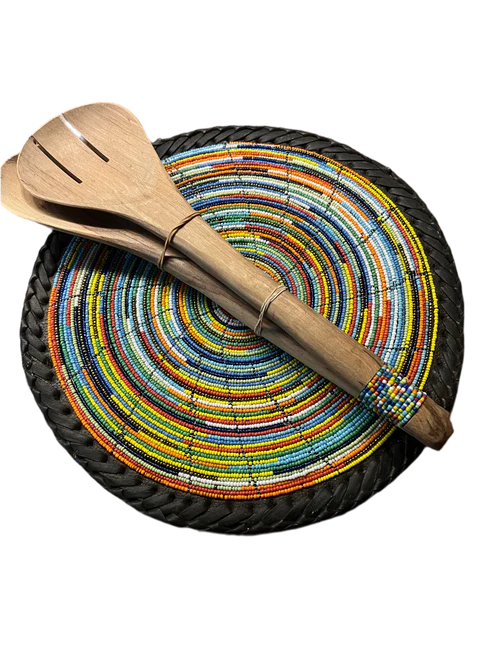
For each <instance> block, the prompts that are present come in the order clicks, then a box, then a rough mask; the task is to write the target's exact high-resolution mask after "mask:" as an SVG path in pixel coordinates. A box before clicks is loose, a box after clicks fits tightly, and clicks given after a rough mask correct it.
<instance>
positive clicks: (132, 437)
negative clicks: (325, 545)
mask: <svg viewBox="0 0 493 657" xmlns="http://www.w3.org/2000/svg"><path fill="white" fill-rule="evenodd" d="M155 147H156V150H157V152H158V154H159V156H160V157H161V159H162V162H163V166H164V167H165V168H166V170H167V171H168V173H169V174H170V176H171V177H172V179H173V181H174V182H175V183H176V185H177V186H178V187H179V189H180V191H181V193H182V194H183V195H184V196H185V197H186V198H187V200H188V201H189V202H190V204H191V205H192V206H193V208H194V209H195V210H198V211H200V212H201V214H202V216H203V218H204V219H205V220H206V221H208V222H209V223H210V224H211V225H212V226H213V227H214V228H215V229H216V230H217V231H218V232H219V233H220V234H221V235H222V236H223V237H224V238H225V239H227V240H228V241H229V242H230V243H231V244H232V245H233V246H234V247H235V248H236V249H238V250H239V251H241V252H242V253H243V254H244V255H245V256H246V257H247V258H249V259H251V260H252V261H253V262H254V263H255V264H256V265H257V266H258V267H260V268H262V269H263V270H264V271H265V272H267V273H268V274H269V275H270V276H272V277H274V278H275V279H276V280H277V281H278V282H280V283H281V282H282V283H283V284H284V285H286V286H287V287H288V288H289V289H290V290H291V291H292V292H293V293H295V294H296V295H297V296H299V297H300V298H301V299H303V301H304V302H305V303H307V304H309V305H310V306H312V307H313V308H315V309H316V310H317V311H318V312H319V313H321V314H323V315H324V316H326V317H327V318H328V319H329V320H330V321H332V322H334V323H335V324H337V325H338V326H339V327H340V328H342V329H343V330H344V331H346V332H347V333H349V334H351V335H352V336H353V337H354V338H356V339H357V340H358V341H360V342H362V343H364V344H365V345H366V346H367V347H369V348H370V349H372V350H373V351H374V352H375V353H377V354H378V355H379V356H380V357H381V358H383V359H384V360H385V361H386V362H387V363H388V364H389V365H391V366H393V367H395V368H396V369H397V370H399V371H400V372H401V373H402V374H405V375H406V376H407V378H408V379H409V381H410V382H411V383H412V384H413V385H414V386H415V387H417V388H420V389H424V390H426V392H427V393H428V394H429V395H430V396H432V397H433V398H434V399H435V400H436V401H438V402H439V403H441V404H442V405H443V406H445V407H446V408H447V409H449V410H450V409H451V407H452V404H453V401H454V397H455V393H456V389H457V384H458V377H459V373H460V368H461V363H462V351H463V335H462V296H461V291H460V283H459V280H458V278H457V273H456V271H455V267H454V263H453V259H452V256H451V254H450V251H449V249H448V246H447V244H446V242H445V240H444V238H443V235H442V234H441V232H440V229H439V227H438V225H437V223H436V221H435V219H434V218H433V217H432V215H431V214H430V213H429V211H428V210H427V208H426V206H425V205H424V204H423V202H422V201H421V200H420V199H419V198H418V197H417V195H416V194H415V193H414V192H413V191H412V190H411V189H410V188H409V187H408V186H407V185H406V184H405V183H404V182H403V181H402V180H400V179H399V178H398V177H397V176H395V174H393V173H392V172H391V171H390V170H389V169H387V168H385V167H383V166H381V165H379V164H377V163H376V162H373V161H372V160H369V159H368V158H366V157H364V156H362V155H360V154H359V153H357V152H355V151H353V150H352V149H350V148H348V147H346V146H344V145H341V144H338V143H337V142H334V141H331V140H326V139H323V138H321V137H317V136H315V135H310V134H307V133H301V132H294V131H287V130H280V129H273V128H250V127H228V128H216V129H213V130H201V131H196V132H193V133H190V134H186V135H180V136H179V137H175V138H173V139H169V140H159V141H158V142H156V144H155ZM21 337H22V350H23V355H24V367H25V369H26V373H27V376H28V381H29V383H30V385H31V387H32V389H33V392H34V394H35V397H36V400H37V401H38V403H39V405H40V406H41V408H42V409H43V411H44V413H45V416H46V419H47V420H48V422H49V424H50V425H51V426H52V428H53V429H54V431H55V434H56V436H57V438H58V440H59V441H60V442H61V443H62V445H64V446H65V447H66V448H67V449H68V451H69V452H70V453H71V454H72V455H73V456H74V458H75V459H76V460H77V461H79V463H81V464H82V465H83V466H84V467H85V468H86V469H87V470H88V472H89V473H90V474H91V475H92V476H93V477H95V478H96V479H97V480H98V481H99V482H100V483H101V484H102V485H103V486H105V487H106V488H107V489H109V490H110V491H111V492H113V493H115V494H116V495H118V496H120V497H122V498H123V499H125V500H126V501H127V502H129V503H130V504H132V505H133V506H135V507H136V508H138V509H139V510H141V511H144V512H145V513H148V514H149V515H152V516H154V517H156V518H160V519H162V520H165V521H167V522H170V523H173V524H178V525H189V526H192V527H196V528H200V529H208V530H213V531H223V532H235V533H259V532H265V531H273V530H280V529H287V528H291V527H296V526H300V525H303V524H307V523H310V522H314V521H317V520H321V519H323V518H328V517H332V516H334V515H337V514H340V513H342V512H344V511H347V510H348V509H351V508H353V507H354V506H356V505H357V504H359V503H360V502H362V501H364V500H365V499H367V498H368V497H369V496H371V495H372V494H373V493H374V492H376V491H377V490H379V489H381V488H383V487H384V486H385V485H386V484H387V483H389V482H390V481H391V480H392V479H393V478H395V476H397V475H398V474H399V473H400V472H402V470H403V469H404V468H405V467H406V466H407V465H408V464H409V463H411V462H412V461H413V460H414V459H415V458H416V457H417V456H418V455H419V453H420V452H421V449H422V448H421V446H420V445H419V443H417V442H416V441H415V440H413V439H412V438H410V437H408V436H407V435H406V434H405V433H403V432H402V431H401V430H399V429H396V428H395V427H393V426H392V425H390V424H389V423H387V422H386V421H385V420H384V419H382V418H379V417H377V416H376V415H374V414H373V413H372V412H371V411H369V410H368V409H367V408H366V407H364V406H363V405H361V404H360V403H358V402H357V401H356V400H355V399H353V398H352V397H350V396H349V395H347V394H346V393H344V392H343V391H342V390H340V389H339V388H337V387H336V386H335V385H333V384H332V383H330V382H329V381H326V380H324V379H322V378H321V377H320V376H318V375H317V374H315V373H314V372H312V371H311V370H309V369H308V368H307V367H305V366H304V365H302V364H301V363H299V362H298V361H296V360H295V359H293V358H292V357H291V356H289V355H287V354H285V353H284V352H282V351H280V350H279V349H277V348H276V347H274V346H273V345H271V344H270V343H268V342H266V341H265V340H264V339H263V338H261V337H257V336H256V335H255V334H254V333H253V332H252V331H251V330H250V329H248V328H246V327H245V326H244V325H242V324H241V323H240V322H238V321H237V320H235V319H234V318H233V317H231V316H230V315H229V314H228V313H227V312H225V311H224V310H223V309H221V308H220V307H218V306H217V305H215V304H214V303H212V302H211V301H209V300H208V299H207V298H205V297H204V296H202V295H201V294H199V293H198V292H196V291H195V290H193V289H191V288H189V287H187V286H185V285H184V284H182V283H181V282H180V281H178V280H177V279H174V278H173V277H171V276H170V275H168V274H165V273H163V272H160V271H159V270H158V269H157V268H156V267H155V266H154V265H151V264H150V263H148V262H146V261H143V260H141V259H139V258H137V257H135V256H132V255H129V254H127V253H124V252H122V251H119V250H117V249H112V248H109V247H105V246H103V245H100V244H96V243H94V242H90V241H87V240H82V239H78V238H74V239H71V238H69V237H68V236H63V235H60V234H53V235H52V236H51V237H50V239H49V240H48V242H47V244H46V245H45V247H43V249H42V250H41V253H40V255H39V258H38V260H37V262H36V265H35V269H34V273H33V278H32V279H31V282H30V287H29V290H28V293H27V297H26V303H25V308H24V315H23V322H22V329H21Z"/></svg>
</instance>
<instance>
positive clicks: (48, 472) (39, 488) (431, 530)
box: [0, 95, 491, 544]
mask: <svg viewBox="0 0 493 657" xmlns="http://www.w3.org/2000/svg"><path fill="white" fill-rule="evenodd" d="M56 101H57V102H59V103H63V102H65V103H67V104H69V103H70V102H71V101H72V97H71V96H66V97H64V98H63V97H60V96H58V95H57V96H56ZM129 102H130V103H132V102H137V110H138V111H145V125H146V127H152V131H153V135H154V136H158V135H166V134H168V131H170V130H171V131H172V132H173V133H175V132H176V131H177V130H178V128H183V129H188V128H191V127H196V126H198V125H200V124H201V123H202V124H203V125H206V124H209V123H213V121H212V120H207V121H200V120H192V119H179V120H176V119H166V118H165V116H164V110H163V105H162V103H160V102H159V101H156V99H155V98H154V99H153V98H149V99H146V97H145V95H139V96H138V97H132V96H130V97H129ZM54 110H55V107H54V102H52V100H50V99H48V100H46V101H42V100H40V99H38V100H37V101H33V100H31V99H27V97H26V100H25V102H22V99H19V102H18V104H16V106H15V107H14V109H13V110H12V111H11V112H10V113H9V117H8V121H4V122H3V125H2V131H3V132H2V133H1V134H0V152H2V151H3V152H12V151H14V150H15V149H16V142H15V138H16V136H18V135H23V134H27V132H26V129H27V127H28V126H31V125H32V119H33V118H39V119H44V118H46V117H47V113H48V111H54ZM327 114H328V117H327V116H326V118H325V119H304V120H298V121H297V125H298V127H302V128H305V129H309V128H313V127H316V129H317V130H318V131H319V132H322V133H323V132H330V134H337V135H338V136H339V137H344V138H345V140H346V141H348V142H350V143H352V144H354V145H359V144H366V145H368V150H369V151H370V153H372V154H376V153H379V154H380V156H379V159H381V158H382V157H385V160H386V161H389V160H391V161H392V165H393V166H394V167H395V168H396V169H397V170H398V171H399V172H402V173H403V174H405V175H406V177H407V178H408V180H409V182H410V183H411V184H413V185H415V186H416V188H417V191H418V192H419V193H421V194H423V195H424V197H425V199H426V200H427V201H428V202H429V203H430V205H431V204H432V206H433V208H435V210H436V212H437V213H438V211H437V209H439V211H440V217H441V219H442V222H443V223H444V227H447V226H448V238H449V240H450V241H451V242H452V245H453V246H454V247H456V248H454V251H456V253H457V256H458V261H459V265H460V267H461V269H462V271H463V275H464V281H465V286H466V297H467V303H468V311H469V315H468V319H469V321H468V341H469V350H468V355H467V359H468V362H467V363H466V367H468V368H471V367H472V368H486V367H487V366H488V365H487V353H486V350H487V337H486V336H487V333H489V331H488V330H487V322H488V319H487V317H488V315H487V306H488V304H489V303H490V295H489V294H488V293H487V292H486V289H485V280H488V279H489V278H490V276H491V274H490V272H489V266H490V263H489V250H490V245H489V240H490V233H489V213H490V211H489V210H488V198H486V197H483V196H482V194H484V192H485V187H484V186H483V185H482V182H481V181H478V179H477V177H475V176H474V175H473V172H472V169H473V166H472V157H473V156H472V148H473V146H472V145H473V144H474V135H467V136H464V135H462V134H461V133H460V132H459V133H453V132H451V130H450V122H449V121H444V120H443V117H442V115H441V113H440V111H439V110H434V109H432V108H430V107H429V106H426V107H422V108H418V109H416V108H414V107H413V114H412V119H411V117H409V119H407V120H405V119H404V118H399V119H396V118H395V117H394V118H393V119H392V120H390V119H387V118H384V119H381V120H380V122H375V121H374V120H371V121H368V122H366V123H365V117H363V118H362V117H361V116H358V115H354V116H348V114H347V111H346V110H345V109H344V110H342V109H341V110H334V111H332V110H330V111H327ZM244 121H245V122H250V121H251V120H244ZM272 121H273V122H274V123H276V124H282V123H285V124H287V125H292V124H293V121H281V120H272ZM216 122H217V123H227V122H228V121H227V120H217V121H216ZM231 122H235V121H231ZM266 122H269V123H270V122H271V120H267V121H266ZM328 125H331V126H333V128H331V129H329V128H320V127H319V126H328ZM406 170H408V172H407V171H406ZM430 192H433V197H431V194H430ZM3 220H4V222H5V225H6V223H7V219H6V218H3ZM4 235H6V244H5V249H4V253H7V254H8V255H9V257H7V259H6V264H7V266H8V272H9V274H8V277H7V279H6V280H7V284H8V286H9V287H10V275H12V276H13V279H14V281H12V285H15V287H16V290H17V297H18V299H17V300H18V302H19V297H20V296H21V291H22V290H23V288H24V287H25V284H26V280H27V276H28V273H29V268H28V263H31V262H32V260H33V256H34V253H35V252H34V253H33V249H37V248H39V243H40V234H39V233H33V232H32V230H31V227H30V226H20V225H16V226H13V225H9V226H6V228H5V229H4ZM44 236H45V235H44V233H41V239H44ZM10 255H11V258H10ZM9 294H11V293H9ZM473 306H474V308H473ZM473 309H474V322H473V321H472V320H473V316H472V311H473ZM16 320H17V317H16ZM10 339H11V337H10V338H9V340H10ZM16 367H17V373H18V374H19V369H18V368H19V365H18V362H17V363H16ZM487 383H488V378H487V377H477V376H474V377H473V376H467V377H466V378H465V381H464V383H463V386H462V392H461V400H460V404H459V410H458V418H457V425H458V431H459V432H462V433H466V432H487V431H488V426H487V424H488V418H487V407H488V399H487ZM4 399H8V400H9V403H8V405H7V407H6V409H5V419H6V422H7V424H11V426H10V427H9V436H10V440H9V441H8V445H7V448H6V449H7V451H8V452H9V455H8V459H9V460H8V462H7V465H5V463H4V471H5V468H6V467H7V468H9V469H11V474H12V475H13V476H14V486H13V487H12V488H9V491H10V492H9V494H10V495H12V496H17V497H22V496H26V500H27V502H26V505H22V508H24V509H25V512H26V515H28V516H29V522H30V523H31V524H32V525H34V526H38V525H39V527H43V529H44V530H46V531H50V530H53V531H66V530H68V531H70V530H79V531H81V532H87V533H89V534H92V533H93V532H95V531H98V532H99V531H100V530H109V529H113V528H120V527H121V528H125V527H126V528H128V529H132V528H133V529H138V530H140V531H148V530H151V529H158V528H159V529H161V530H162V535H165V536H167V537H169V539H170V540H175V538H176V537H181V536H190V534H189V533H188V532H176V530H173V529H169V528H165V527H160V526H159V525H158V524H156V523H154V522H152V521H149V520H147V519H146V518H144V517H140V516H138V515H136V514H135V513H134V512H132V511H128V510H127V509H126V507H124V506H122V505H120V504H119V503H116V502H115V501H113V499H112V498H111V497H110V496H109V495H107V494H105V493H103V492H102V491H100V490H99V489H97V488H96V487H95V486H94V485H93V484H92V483H89V481H88V479H87V477H86V476H85V475H84V474H82V473H81V472H80V470H79V468H78V467H77V466H76V465H75V464H73V463H71V462H70V460H69V459H68V458H67V457H66V456H64V455H63V453H62V451H61V450H60V449H59V448H57V447H56V446H55V442H54V440H53V439H52V438H51V437H49V435H48V433H47V431H46V428H45V427H44V424H43V422H42V421H41V419H40V418H39V415H36V411H35V410H33V406H32V402H31V400H30V396H29V392H28V391H27V390H26V387H25V384H24V381H23V379H22V378H21V377H20V376H17V377H16V379H15V384H13V389H12V391H11V392H10V391H6V392H5V393H4ZM50 448H51V449H50ZM487 448H488V443H487V442H486V441H485V442H479V441H475V440H471V441H457V442H456V443H454V444H453V445H452V447H451V448H449V449H448V450H447V451H446V452H445V453H443V454H441V455H438V456H432V455H429V454H424V455H423V456H421V457H420V458H418V460H417V461H416V462H414V463H413V464H412V465H411V466H410V468H409V469H408V471H407V472H406V473H405V474H404V475H403V476H402V477H401V478H400V479H399V481H397V482H396V483H395V484H394V485H393V486H392V488H390V489H388V490H386V491H384V492H382V493H380V494H378V495H377V497H376V499H375V500H374V501H373V502H372V503H369V504H365V505H362V506H360V507H358V508H357V509H356V510H354V511H351V512H348V513H346V514H344V515H343V516H340V517H338V518H336V519H334V520H332V521H327V522H324V523H321V524H318V525H317V526H316V527H314V528H310V527H305V528H301V529H296V530H290V531H286V532H282V533H277V534H270V535H266V536H257V537H228V538H223V539H221V540H230V541H235V542H256V543H269V542H272V543H278V542H290V543H294V542H324V543H325V542H327V543H353V542H354V543H373V542H376V543H380V542H386V543H455V544H457V543H484V542H486V541H487V538H486V536H487V533H486V530H485V528H486V527H487V493H486V478H487V468H488V458H487ZM9 463H10V465H9ZM21 515H22V514H21ZM20 519H21V520H22V518H20Z"/></svg>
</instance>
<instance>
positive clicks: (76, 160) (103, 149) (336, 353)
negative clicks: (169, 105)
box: [18, 103, 451, 447]
mask: <svg viewBox="0 0 493 657" xmlns="http://www.w3.org/2000/svg"><path fill="white" fill-rule="evenodd" d="M64 117H65V118H64V119H63V120H62V119H61V118H60V117H57V118H55V119H53V120H52V121H50V122H49V123H47V124H46V125H45V126H43V127H42V128H41V129H40V130H38V131H37V132H36V133H35V134H34V140H33V139H30V140H29V141H28V142H27V143H26V145H25V146H24V148H23V150H22V152H21V154H20V156H19V160H18V175H19V179H20V181H21V183H22V185H23V186H24V187H25V188H26V190H27V191H28V192H29V193H30V194H32V195H33V196H36V197H38V198H41V199H43V200H45V201H49V202H53V203H59V204H63V205H68V206H77V207H83V208H86V209H93V210H100V211H106V212H113V213H117V214H119V215H123V216H125V217H126V218H127V219H129V220H130V221H131V222H133V223H135V224H137V225H139V226H140V227H141V228H144V229H145V230H148V231H150V232H152V233H154V234H155V235H157V236H158V237H159V238H161V240H165V239H166V238H167V236H168V235H169V233H170V231H171V230H172V229H173V227H174V226H176V225H177V224H178V223H180V222H181V221H182V220H183V219H184V218H185V217H187V216H189V215H190V214H191V213H192V212H193V208H192V207H191V206H190V205H189V204H188V203H187V201H186V200H185V199H184V198H183V197H182V196H181V194H180V193H179V191H178V189H177V188H176V187H175V185H174V184H173V182H172V180H171V178H170V177H169V176H168V174H167V173H166V171H165V170H164V167H163V166H162V165H161V163H160V161H159V158H158V157H157V155H156V153H155V151H154V149H153V147H152V145H151V143H150V142H149V140H148V139H147V136H146V134H145V132H144V130H143V128H142V126H141V125H140V123H139V122H138V120H137V119H136V118H135V117H134V116H133V115H132V114H131V113H130V112H128V110H125V109H124V108H122V107H120V106H118V105H111V104H108V103H99V104H95V105H87V106H84V107H79V108H77V109H74V110H71V111H69V112H66V113H65V114H64ZM69 126H71V128H72V129H71V128H70V127H69ZM74 132H76V133H79V134H82V135H83V136H84V139H85V140H86V141H88V142H89V143H90V144H92V145H93V146H94V147H96V149H97V150H98V151H99V152H100V153H101V154H104V158H105V159H103V158H102V157H101V156H100V155H97V154H96V153H95V152H94V151H93V150H91V149H90V148H89V147H88V146H87V143H85V142H84V141H83V140H81V139H80V138H78V137H77V136H76V134H74ZM173 244H174V246H175V247H176V248H177V249H178V250H179V251H180V252H182V253H183V254H185V255H186V256H188V258H189V259H190V260H192V261H193V262H195V263H196V265H198V266H199V268H201V269H202V270H203V271H206V272H208V273H209V274H210V275H211V276H212V277H213V278H214V279H216V280H218V281H220V282H221V283H223V284H224V285H226V286H227V287H228V288H230V290H231V291H232V292H233V293H234V294H235V295H237V296H238V297H240V298H242V299H243V300H244V301H245V302H246V303H247V304H248V305H249V306H251V307H252V308H254V309H256V310H257V311H258V310H259V309H260V308H261V306H262V304H263V302H264V301H265V299H266V298H268V297H269V296H270V295H271V294H272V293H273V292H274V290H276V289H277V287H278V284H277V283H276V282H275V281H274V280H273V279H271V278H270V277H269V276H267V275H266V274H265V273H264V272H262V271H261V270H259V269H258V268H257V267H255V265H254V264H253V263H251V262H249V261H248V260H247V259H246V258H244V257H243V256H242V255H241V254H240V253H239V252H237V251H235V249H234V248H232V247H231V246H230V245H229V244H228V243H227V242H226V240H224V239H222V238H221V236H220V235H218V233H216V232H215V231H214V230H213V229H212V228H211V227H210V226H209V225H208V224H207V223H206V222H205V221H203V220H202V219H201V218H200V217H196V218H194V219H193V220H192V221H190V222H189V223H187V224H186V225H185V226H184V227H183V228H181V229H180V231H179V232H178V233H177V234H176V236H175V238H174V241H173ZM266 316H267V317H268V318H270V319H271V320H272V321H273V322H274V323H275V324H277V325H278V326H279V327H280V328H281V329H283V331H284V332H286V333H287V334H288V335H290V336H291V338H292V339H293V340H294V341H296V342H297V343H298V344H299V345H301V346H302V347H303V349H304V350H305V351H306V352H307V353H310V354H311V355H312V357H313V358H315V359H316V360H317V362H319V363H321V364H322V366H323V368H324V370H325V371H326V372H327V378H328V379H330V380H331V381H332V382H333V383H335V384H336V385H338V386H339V387H341V388H343V389H344V390H346V391H347V392H348V393H349V394H351V395H353V396H355V397H357V396H358V395H359V393H360V392H361V390H362V389H363V388H364V387H365V386H366V384H367V383H368V381H370V380H371V379H372V378H373V376H374V375H375V374H376V372H377V371H378V370H379V369H380V367H381V366H382V365H383V361H382V360H381V359H380V358H378V357H377V356H376V355H375V354H373V353H372V352H371V351H370V350H368V349H366V348H365V347H364V346H363V345H361V344H359V343H358V342H356V341H355V340H353V339H352V338H351V337H350V336H348V335H347V334H346V333H344V332H343V331H341V330H340V329H339V328H337V327H336V326H335V325H334V324H331V323H330V322H329V321H328V320H327V319H325V318H324V317H322V316H321V315H319V314H318V313H316V312H315V311H313V310H312V309H311V308H309V307H308V306H307V305H305V304H304V303H303V302H301V301H300V300H299V299H297V298H296V297H295V296H293V295H292V294H290V293H284V294H282V295H280V296H279V297H278V298H277V299H276V300H275V301H274V302H273V303H272V304H271V305H270V307H269V309H268V311H267V313H266ZM422 408H424V404H423V406H422ZM420 412H421V411H418V413H417V414H416V417H417V416H418V415H419V413H420ZM426 413H427V414H428V415H429V417H428V420H427V421H426V422H416V421H415V423H414V425H413V430H414V431H415V434H413V435H415V437H417V438H418V439H419V440H422V442H424V443H425V444H430V443H433V445H434V446H435V447H440V446H441V445H443V444H444V443H445V441H446V440H447V438H448V435H450V433H449V430H450V428H451V425H450V420H449V418H448V413H447V411H445V410H444V409H442V408H441V407H439V406H438V405H436V404H435V405H432V404H428V407H427V409H426ZM431 418H433V422H431ZM445 427H447V429H446V430H445ZM430 431H432V432H433V436H430V435H429V432H430ZM422 432H424V433H422ZM447 434H448V435H447Z"/></svg>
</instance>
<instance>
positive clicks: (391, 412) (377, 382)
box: [358, 365, 426, 427]
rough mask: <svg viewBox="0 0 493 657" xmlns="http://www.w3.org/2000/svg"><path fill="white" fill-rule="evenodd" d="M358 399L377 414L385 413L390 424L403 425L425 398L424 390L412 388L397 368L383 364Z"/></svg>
mask: <svg viewBox="0 0 493 657" xmlns="http://www.w3.org/2000/svg"><path fill="white" fill-rule="evenodd" d="M358 399H359V400H360V402H361V403H362V404H365V405H366V406H369V407H370V408H371V409H373V411H374V412H375V413H376V414H377V415H385V417H386V418H387V419H388V420H390V422H392V424H395V425H396V426H398V427H403V426H404V425H405V424H406V423H407V422H409V420H410V419H411V418H412V416H413V415H414V414H415V413H416V411H417V410H418V409H419V407H420V406H421V404H422V403H423V402H424V400H425V399H426V392H424V391H423V390H418V389H416V388H414V387H413V386H412V385H411V384H410V383H409V381H408V380H407V379H406V378H405V377H403V376H401V375H400V374H399V372H397V370H394V369H393V368H392V367H388V366H387V365H383V366H382V367H381V368H380V369H379V370H378V372H377V373H376V374H375V376H374V377H373V379H372V380H371V381H370V382H369V383H368V385H367V386H366V387H365V388H363V390H362V391H361V392H360V395H359V398H358Z"/></svg>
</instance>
